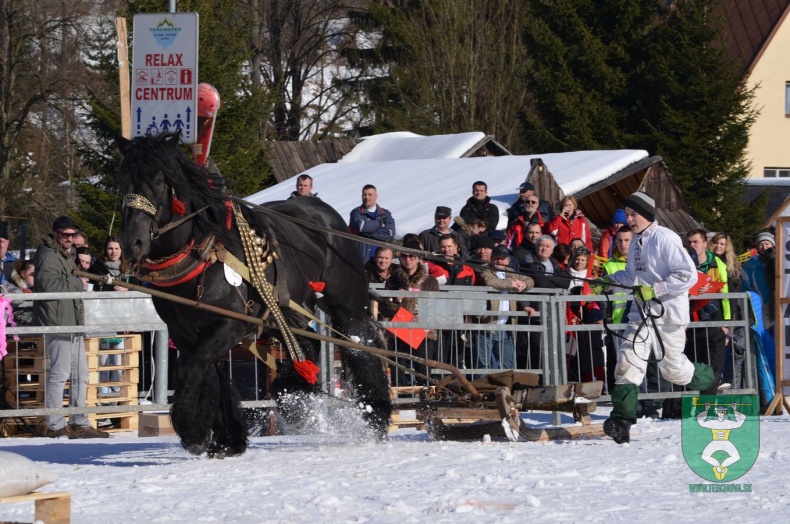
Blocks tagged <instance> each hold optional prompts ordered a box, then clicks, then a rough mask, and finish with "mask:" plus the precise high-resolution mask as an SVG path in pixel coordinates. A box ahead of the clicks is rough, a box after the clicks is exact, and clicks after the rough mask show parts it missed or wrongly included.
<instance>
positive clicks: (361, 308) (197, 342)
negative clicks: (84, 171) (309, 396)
mask: <svg viewBox="0 0 790 524" xmlns="http://www.w3.org/2000/svg"><path fill="white" fill-rule="evenodd" d="M118 142H119V149H120V151H121V156H122V160H121V166H120V170H119V172H118V186H119V188H120V190H121V191H122V192H123V194H124V211H123V229H122V231H121V243H122V247H123V250H124V253H125V254H126V255H127V257H128V258H129V259H130V261H132V263H133V264H136V268H137V270H136V273H137V276H139V277H141V278H142V279H143V280H147V281H149V282H151V283H152V284H153V285H154V286H155V287H162V288H165V289H163V290H164V291H167V292H169V293H171V294H175V295H178V296H181V297H186V298H189V299H191V300H196V301H198V302H201V303H204V304H210V305H214V306H218V307H221V308H224V309H227V310H231V311H235V312H238V313H245V314H247V315H253V316H258V317H260V316H261V314H262V313H263V312H264V310H265V306H264V303H263V301H262V297H261V296H260V294H259V293H258V292H257V291H256V289H255V288H254V287H252V286H251V285H249V284H248V283H247V282H246V281H245V282H243V283H241V284H238V285H234V284H231V283H230V281H233V280H234V279H233V276H234V273H233V272H230V275H231V276H230V277H228V276H226V268H225V266H226V265H230V264H229V262H228V261H227V259H226V260H225V263H224V264H223V263H222V262H221V261H217V258H218V257H219V258H220V259H222V258H223V257H222V255H223V252H224V253H230V254H232V255H233V256H234V257H235V258H236V259H238V260H240V261H242V262H244V263H245V264H247V265H250V264H249V261H248V260H247V257H245V251H244V248H243V244H242V240H241V237H240V233H239V228H238V227H237V226H238V224H237V222H238V221H237V218H236V216H235V215H234V212H233V210H232V207H233V206H232V205H231V203H230V201H229V200H228V198H227V194H226V191H225V188H224V184H223V180H222V177H221V176H220V175H218V174H214V175H212V174H210V173H208V171H206V170H205V169H203V168H200V167H198V166H197V165H196V164H195V163H194V162H193V161H192V160H191V159H190V158H189V157H188V156H187V155H186V154H185V153H184V152H183V151H181V149H180V148H179V147H178V138H177V136H172V135H170V136H160V137H139V138H135V139H134V140H131V141H130V140H126V139H123V138H119V139H118ZM266 207H268V208H270V209H273V210H276V211H278V212H280V213H283V214H286V215H289V216H292V217H297V218H301V219H303V220H308V221H310V222H312V223H315V224H317V225H320V226H323V227H325V228H331V229H336V230H342V231H347V228H346V224H345V222H344V221H343V219H342V218H341V217H340V215H338V213H337V212H336V211H335V210H334V209H332V208H331V207H330V206H328V205H327V204H325V203H323V202H321V201H320V200H318V199H317V198H307V197H305V198H293V199H290V200H287V201H284V202H274V203H270V204H267V206H266ZM236 210H237V211H238V212H240V213H241V214H242V215H243V218H244V220H245V221H246V222H247V223H249V226H250V228H251V229H252V230H254V231H255V232H257V234H258V235H259V237H262V238H265V239H266V240H265V241H264V242H263V245H258V246H257V248H260V251H266V250H271V251H273V253H274V257H268V260H269V261H272V260H273V259H274V260H278V259H279V260H278V261H277V262H272V263H270V264H269V265H268V266H267V267H266V268H265V273H266V275H267V279H268V281H269V282H271V283H275V282H276V283H277V288H278V292H279V295H280V297H281V298H282V297H283V296H288V297H290V300H291V301H292V302H293V303H296V304H298V305H300V306H302V307H303V308H305V309H306V310H308V311H311V312H312V311H313V310H314V307H315V306H316V305H317V306H319V307H320V308H321V309H322V310H323V311H326V312H327V313H328V314H329V315H330V317H331V320H332V325H333V327H334V328H335V329H337V330H338V331H340V332H341V333H344V334H347V335H356V336H358V337H360V338H361V339H363V341H367V340H377V337H376V332H375V329H374V326H373V325H372V323H371V321H370V320H369V318H368V316H367V315H366V314H365V307H366V304H367V300H368V298H367V296H368V295H367V284H366V282H365V278H364V273H363V269H362V264H361V262H360V259H359V250H358V248H357V246H356V245H355V243H354V242H353V241H351V240H348V239H345V238H342V237H340V236H337V235H332V234H328V233H323V232H319V231H316V230H314V229H310V228H307V227H304V226H301V225H296V224H294V223H293V222H290V221H288V220H285V219H282V218H275V217H272V216H270V215H268V214H265V213H261V212H257V211H256V212H254V211H252V210H250V209H249V208H247V207H246V206H239V207H237V208H236ZM193 213H195V214H194V215H193V216H190V215H192V214H193ZM179 220H183V222H181V223H178V222H179ZM256 256H257V255H256ZM264 258H265V256H264ZM237 274H238V273H236V275H237ZM237 282H238V280H237ZM317 282H323V283H325V288H324V289H323V291H322V294H323V297H321V298H318V297H319V295H317V293H316V292H315V286H313V287H311V285H310V284H311V283H317ZM153 300H154V305H155V307H156V310H157V312H158V313H159V315H160V316H161V318H162V319H163V320H164V321H165V323H166V324H167V326H168V329H169V333H170V337H171V338H172V340H173V342H174V343H175V345H176V347H177V348H178V349H179V351H180V353H179V358H178V361H177V363H176V374H175V394H174V397H173V405H172V408H171V411H170V417H171V420H172V423H173V428H174V429H175V431H176V433H177V434H178V436H179V438H180V439H181V444H182V445H183V446H184V448H185V449H187V450H188V451H189V452H190V453H193V454H200V453H203V452H204V451H208V453H209V455H210V456H230V455H238V454H241V453H243V452H244V451H245V449H246V447H247V443H248V441H247V428H246V424H245V423H244V420H243V418H242V416H241V409H240V406H239V400H240V398H239V394H238V392H237V391H236V389H235V387H234V386H233V384H231V383H230V381H229V380H228V378H227V374H226V373H224V372H223V370H222V369H220V367H219V364H218V360H219V359H220V357H222V356H223V355H226V354H227V352H228V350H229V349H230V348H232V347H233V346H235V345H236V344H238V343H239V342H240V341H241V340H242V339H243V338H244V337H245V336H247V335H249V334H251V333H255V332H256V330H257V329H258V326H257V325H256V324H254V323H251V322H248V321H244V320H237V319H234V318H228V317H227V316H222V315H218V314H214V313H211V312H207V311H204V310H199V309H195V308H194V307H192V306H186V305H182V304H178V303H175V302H172V301H168V300H164V299H159V298H154V299H153ZM282 311H283V313H284V315H285V318H286V320H287V321H288V322H289V323H291V325H293V326H298V327H303V326H306V325H307V322H306V319H305V317H303V316H302V315H300V314H299V313H297V312H295V311H293V310H291V309H288V308H285V309H283V310H282ZM299 342H300V344H299V347H300V348H301V349H302V351H303V352H304V354H305V356H306V357H308V358H310V357H311V356H312V357H313V358H312V360H313V361H315V358H314V355H315V354H316V344H315V343H311V342H310V341H308V340H307V339H305V338H299ZM341 355H342V359H343V365H344V367H345V369H347V370H348V371H349V375H350V376H349V377H347V379H348V380H349V385H350V386H351V387H352V389H354V390H355V391H356V392H357V396H358V397H359V399H360V400H361V401H362V402H364V403H365V404H367V405H368V406H370V408H371V409H370V410H368V412H367V413H366V414H365V416H366V418H367V421H368V423H369V425H371V426H372V427H373V428H374V429H375V430H377V432H378V434H379V436H380V437H381V438H383V437H384V436H385V435H386V427H387V424H388V423H389V418H390V414H391V411H392V407H391V404H390V401H389V391H388V388H387V381H386V376H385V374H384V371H383V369H382V365H381V363H380V361H379V360H378V358H377V357H375V356H373V355H371V354H369V353H365V352H361V351H357V350H350V349H347V348H341ZM274 389H275V391H279V392H282V391H288V392H294V391H302V392H304V391H315V390H316V386H312V385H310V384H309V383H308V382H307V381H306V380H305V379H303V378H302V377H301V376H299V374H298V373H297V372H296V370H295V369H294V366H293V362H292V361H291V360H290V359H289V360H287V361H285V362H281V363H280V365H279V369H278V379H277V384H276V386H275V388H274Z"/></svg>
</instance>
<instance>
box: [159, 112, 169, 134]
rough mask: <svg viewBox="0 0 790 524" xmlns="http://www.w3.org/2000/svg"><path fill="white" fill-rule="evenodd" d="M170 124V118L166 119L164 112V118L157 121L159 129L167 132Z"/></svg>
mask: <svg viewBox="0 0 790 524" xmlns="http://www.w3.org/2000/svg"><path fill="white" fill-rule="evenodd" d="M171 125H172V124H171V123H170V120H168V119H167V113H165V116H164V118H163V119H162V121H161V122H160V123H159V129H161V130H162V133H167V132H168V131H170V126H171Z"/></svg>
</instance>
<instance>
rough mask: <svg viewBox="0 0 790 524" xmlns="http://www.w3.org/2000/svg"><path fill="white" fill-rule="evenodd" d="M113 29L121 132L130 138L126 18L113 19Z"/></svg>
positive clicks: (130, 109) (130, 115) (130, 106)
mask: <svg viewBox="0 0 790 524" xmlns="http://www.w3.org/2000/svg"><path fill="white" fill-rule="evenodd" d="M115 31H116V33H118V80H119V84H120V97H121V134H122V135H123V137H124V138H127V139H131V138H132V99H131V96H130V92H129V48H128V45H127V37H126V19H125V18H123V17H120V16H119V17H117V18H116V19H115Z"/></svg>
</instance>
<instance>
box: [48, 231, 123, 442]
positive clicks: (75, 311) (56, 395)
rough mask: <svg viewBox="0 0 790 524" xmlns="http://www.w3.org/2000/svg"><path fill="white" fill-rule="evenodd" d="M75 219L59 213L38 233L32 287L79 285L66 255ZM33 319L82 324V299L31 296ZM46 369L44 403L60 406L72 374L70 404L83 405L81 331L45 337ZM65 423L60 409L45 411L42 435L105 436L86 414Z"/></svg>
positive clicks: (56, 289) (55, 289)
mask: <svg viewBox="0 0 790 524" xmlns="http://www.w3.org/2000/svg"><path fill="white" fill-rule="evenodd" d="M76 234H77V224H76V223H75V222H74V220H72V219H71V218H70V217H67V216H62V217H58V218H57V219H56V220H55V222H54V224H53V225H52V233H51V234H50V235H47V236H45V237H44V238H43V239H42V242H41V245H39V246H38V248H37V249H36V258H35V266H36V280H35V284H34V287H33V291H34V292H36V293H64V292H81V291H83V283H82V279H80V278H79V277H77V276H75V275H73V274H72V271H73V270H74V269H75V267H76V266H75V265H74V259H73V258H72V256H71V247H72V245H73V244H74V236H75V235H76ZM33 323H34V324H35V325H37V326H81V325H83V323H84V318H83V310H82V301H81V300H71V299H68V300H67V299H60V300H36V301H34V302H33ZM47 354H48V355H49V370H48V371H49V372H48V373H47V390H46V396H45V400H44V406H45V407H47V408H60V407H62V406H63V389H64V386H65V384H66V381H67V380H69V379H71V386H70V387H69V406H70V407H84V406H85V399H86V394H87V387H88V361H87V359H86V357H85V343H84V342H83V340H82V334H81V333H71V334H69V333H64V334H58V335H54V336H49V337H48V344H47ZM69 422H70V423H71V425H70V426H67V425H66V420H65V418H64V417H63V415H49V416H47V433H46V436H48V437H53V438H99V437H108V436H109V434H108V433H105V432H104V431H99V430H97V429H94V428H93V427H92V426H91V424H90V420H89V419H88V415H70V416H69Z"/></svg>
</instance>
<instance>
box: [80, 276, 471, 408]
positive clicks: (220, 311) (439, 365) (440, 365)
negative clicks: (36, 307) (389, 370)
mask: <svg viewBox="0 0 790 524" xmlns="http://www.w3.org/2000/svg"><path fill="white" fill-rule="evenodd" d="M74 274H75V275H76V276H78V277H84V278H87V279H89V280H94V281H96V282H103V281H106V279H107V277H106V276H102V275H95V274H93V273H88V272H87V271H81V270H79V269H75V270H74ZM112 283H113V285H115V286H121V287H125V288H126V289H130V290H132V291H140V292H141V293H146V294H148V295H151V296H153V297H157V298H161V299H164V300H169V301H171V302H176V303H178V304H184V305H186V306H192V307H194V308H195V309H202V310H204V311H209V312H211V313H216V314H217V315H223V316H226V317H229V318H234V319H236V320H241V321H244V322H249V323H251V324H256V325H260V326H265V327H267V328H271V329H277V330H278V331H279V329H278V328H277V326H276V325H275V324H269V323H268V322H264V321H263V320H262V319H260V318H258V317H253V316H251V315H245V314H243V313H237V312H235V311H230V310H229V309H225V308H221V307H217V306H212V305H211V304H204V303H203V302H198V301H197V300H190V299H188V298H184V297H180V296H178V295H173V294H172V293H165V292H164V291H159V290H158V289H151V288H148V287H143V286H138V285H137V284H131V283H129V282H124V281H123V280H113V281H112ZM291 331H292V332H293V333H294V334H295V335H301V336H303V337H306V338H312V339H315V340H321V341H324V342H331V343H332V344H336V345H338V346H344V347H347V348H351V349H358V350H360V351H365V352H367V353H372V354H374V355H378V356H385V357H390V358H396V359H397V358H404V359H406V360H412V361H414V362H417V363H419V364H423V365H425V366H428V367H432V368H436V369H443V370H445V371H449V372H450V373H452V374H453V376H454V377H455V378H457V379H458V381H459V382H461V384H462V385H463V386H464V388H466V390H467V391H469V394H470V395H471V397H472V400H474V401H479V400H480V393H479V392H478V391H477V389H476V388H475V387H474V386H473V385H472V383H471V382H469V380H468V379H467V378H466V377H465V376H464V375H463V374H462V373H461V371H460V370H459V369H458V368H457V367H455V366H452V365H450V364H445V363H444V362H439V361H438V360H432V359H427V358H421V357H417V356H414V355H410V354H408V353H398V352H396V351H390V350H388V349H381V348H374V347H370V346H366V345H364V344H357V343H356V342H352V341H350V340H340V339H338V338H334V337H328V336H326V335H319V334H318V333H314V332H312V331H307V330H304V329H299V328H295V327H291Z"/></svg>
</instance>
